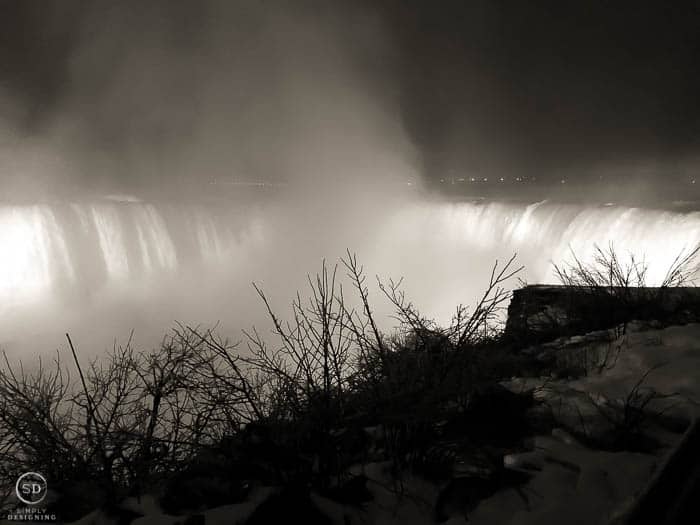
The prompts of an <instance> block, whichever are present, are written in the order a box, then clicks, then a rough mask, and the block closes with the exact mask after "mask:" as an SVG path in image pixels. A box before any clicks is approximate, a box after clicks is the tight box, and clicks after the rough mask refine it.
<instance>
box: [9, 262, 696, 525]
mask: <svg viewBox="0 0 700 525" xmlns="http://www.w3.org/2000/svg"><path fill="white" fill-rule="evenodd" d="M696 253H697V250H696V251H695V252H692V255H693V256H692V257H690V258H683V259H679V261H678V264H677V265H675V266H674V269H672V273H671V274H670V275H671V279H670V280H669V281H668V282H667V283H665V284H664V286H663V287H662V288H663V289H664V290H665V289H666V288H669V287H672V286H677V285H679V284H684V283H685V282H686V280H687V279H688V276H689V275H690V273H691V270H692V269H693V268H692V263H693V260H694V257H695V255H696ZM633 263H634V264H633V266H631V267H625V266H624V265H623V264H621V263H620V262H619V260H618V259H617V257H616V255H615V253H614V251H612V250H611V251H610V253H607V254H606V253H605V252H602V251H601V252H600V259H599V260H598V261H595V263H594V264H593V265H592V266H585V265H584V264H582V263H580V262H578V261H577V262H576V265H575V266H571V267H566V268H563V267H562V268H559V275H560V276H561V278H562V281H563V283H564V284H565V285H568V286H575V287H582V286H585V287H588V289H589V290H590V291H591V294H592V297H595V298H596V301H602V303H599V304H605V305H606V306H605V307H606V308H610V304H614V311H615V316H613V317H611V318H609V319H608V320H609V321H610V325H612V324H618V323H620V322H623V323H624V322H625V321H628V320H630V319H632V318H635V316H637V314H638V312H639V309H640V308H644V309H646V310H645V315H647V316H648V318H653V317H654V311H653V308H654V306H653V305H654V303H653V301H650V300H648V298H647V297H646V296H641V295H639V296H635V295H634V294H632V293H630V290H631V289H632V288H633V287H635V286H636V285H638V284H640V282H633V280H632V277H635V276H636V277H635V278H641V277H643V272H644V270H643V266H640V265H637V263H635V262H634V261H633ZM519 270H520V268H518V267H516V266H515V263H514V258H513V259H511V260H509V261H507V262H506V263H505V264H504V265H499V264H498V263H497V264H496V265H495V266H494V268H493V272H492V274H491V278H490V281H489V283H487V284H488V285H487V287H486V292H485V293H484V295H483V297H482V298H481V299H480V301H479V302H478V303H477V304H476V305H475V306H474V307H472V308H471V309H467V308H466V307H464V306H459V307H458V308H457V309H456V312H455V314H454V317H453V319H452V322H451V323H450V325H449V326H448V327H440V326H438V325H437V324H436V323H435V322H433V321H432V320H430V319H427V318H425V317H424V316H422V315H421V313H420V312H419V311H418V309H417V308H416V307H415V306H414V305H413V304H412V303H411V302H410V301H409V300H408V299H407V298H406V297H405V295H404V293H403V292H402V290H401V282H400V281H399V282H394V281H381V280H378V281H377V286H378V288H379V290H380V292H381V295H382V296H383V298H384V299H386V300H388V301H389V302H390V303H391V305H392V306H393V308H394V312H395V319H396V323H397V325H396V328H395V329H394V330H393V331H391V332H390V333H385V332H383V331H381V330H380V328H379V326H378V322H377V320H376V319H375V316H374V314H373V309H372V304H371V301H370V294H369V288H368V285H367V282H366V275H365V272H364V270H363V268H362V266H360V265H359V263H358V262H357V259H356V258H355V256H354V255H352V254H350V253H348V254H347V256H346V257H345V258H344V259H343V260H342V263H341V265H339V266H336V267H333V268H330V267H328V266H326V264H325V263H324V265H323V267H322V269H321V271H320V273H318V274H317V275H315V276H313V277H310V278H309V288H308V291H307V292H308V293H307V298H306V299H303V298H302V296H301V295H297V297H296V298H295V300H294V301H293V303H292V308H291V312H290V313H289V314H287V315H280V314H278V313H277V312H275V311H273V309H272V308H271V306H270V302H269V301H268V298H267V296H266V295H265V293H264V292H263V290H262V289H260V288H257V287H256V290H257V291H258V294H259V296H260V298H261V300H262V302H263V304H264V305H265V307H266V308H267V311H268V314H269V318H270V320H271V324H272V334H271V335H270V334H268V333H267V332H264V333H263V332H259V331H258V330H257V329H256V328H253V329H251V330H248V331H244V332H243V334H244V337H243V340H242V341H236V342H231V341H228V340H226V339H223V338H221V337H220V336H219V335H218V334H217V332H216V330H215V327H214V328H207V327H202V326H187V325H178V326H177V327H176V328H175V329H173V330H172V332H171V333H170V334H169V335H168V336H167V337H165V339H164V340H163V342H162V344H161V346H160V347H159V348H157V349H156V350H153V351H147V352H142V351H138V350H137V349H135V348H134V347H133V345H132V344H131V342H130V341H127V342H126V344H124V345H121V346H115V348H114V349H113V350H112V351H111V352H110V354H109V355H108V356H107V357H106V358H105V357H102V358H100V359H99V360H95V361H93V362H90V363H85V362H82V361H81V358H80V352H79V348H75V347H74V346H73V343H72V341H71V340H70V338H68V343H69V348H70V350H71V352H70V359H69V362H65V359H64V358H63V357H60V356H59V355H58V354H57V356H56V358H55V360H54V361H53V362H51V363H46V362H40V363H39V364H38V367H37V366H33V367H32V368H31V369H28V368H25V367H24V366H23V365H22V364H15V363H11V362H10V361H9V360H8V359H7V357H5V358H4V363H3V364H2V366H1V367H0V494H3V495H6V496H7V497H6V499H5V501H4V502H0V503H2V504H3V505H4V506H5V508H9V507H10V506H13V505H15V504H16V501H15V500H14V499H13V493H14V484H15V481H16V479H17V476H18V473H22V472H28V471H30V472H32V471H36V472H41V473H42V474H43V475H44V476H45V477H46V478H47V479H48V480H50V487H51V491H52V492H51V497H50V498H48V499H47V506H48V507H49V508H50V509H51V510H52V511H53V512H55V513H56V514H57V515H58V516H60V518H61V519H62V520H64V521H72V520H75V519H78V518H80V517H81V516H84V515H86V514H87V513H89V512H91V511H93V510H94V509H96V508H101V509H104V510H105V511H106V512H108V513H109V512H112V513H115V514H116V513H118V504H119V502H120V501H121V500H123V499H124V498H125V497H127V496H141V495H144V494H154V495H156V497H157V499H158V500H159V503H160V505H161V506H162V508H163V510H164V511H165V512H166V513H168V514H173V515H178V514H184V513H192V512H197V511H201V510H203V509H207V508H212V507H216V506H219V505H223V504H227V503H235V502H239V501H243V500H245V499H246V497H247V494H248V493H249V492H250V491H251V490H252V489H253V488H254V487H256V486H275V487H281V488H282V489H281V491H280V492H278V493H277V494H276V495H275V496H274V498H277V500H275V499H274V498H271V499H269V500H268V501H267V502H266V503H265V504H263V505H260V507H259V508H258V509H257V510H256V511H255V512H254V513H253V515H252V516H251V517H250V520H249V523H273V522H276V521H277V520H278V518H279V516H277V515H276V514H275V513H276V512H277V513H279V512H280V509H287V510H286V511H287V512H289V508H290V506H294V508H295V509H296V510H292V511H291V512H296V513H297V518H299V519H300V520H301V522H306V523H313V522H318V523H324V522H326V518H325V517H324V516H323V514H322V513H320V511H318V509H316V508H315V507H314V506H313V504H312V502H311V500H310V499H309V494H310V493H311V492H312V491H313V492H314V493H317V494H321V495H323V496H325V497H327V498H329V499H331V500H334V501H337V502H340V503H342V504H349V505H357V506H361V505H362V504H363V503H364V502H366V501H368V500H369V499H371V497H372V496H371V494H370V493H369V491H368V490H367V486H366V484H367V482H368V477H367V476H365V475H364V474H363V473H362V469H361V467H362V466H363V465H366V464H369V463H372V462H380V461H382V462H385V463H386V464H387V465H389V469H390V471H391V479H393V480H394V481H393V483H392V485H391V486H390V487H387V488H389V489H390V490H391V491H393V492H395V493H396V494H397V496H398V497H400V496H401V494H402V491H403V486H402V480H403V479H404V477H405V476H408V475H410V476H420V477H422V478H424V479H426V480H430V481H432V482H434V483H436V484H438V485H441V486H442V487H443V490H442V492H441V494H440V497H439V498H438V500H437V502H436V503H435V519H436V520H438V521H441V520H444V519H446V518H447V517H448V515H449V514H448V513H447V510H446V508H447V506H448V500H449V499H450V493H451V491H455V490H458V489H459V486H460V485H465V484H466V485H469V487H468V493H469V494H470V497H469V498H467V499H466V500H464V499H463V500H462V503H461V504H460V505H462V508H461V511H463V512H469V510H470V508H472V507H473V506H475V505H476V504H477V503H478V501H479V500H480V499H483V498H486V497H488V496H489V495H490V494H493V493H494V492H496V491H497V490H499V489H500V488H502V487H505V486H510V487H516V488H517V487H519V486H520V485H521V484H523V483H524V482H525V481H527V479H528V473H527V472H523V471H521V470H513V469H508V468H505V467H504V461H503V458H504V456H505V455H507V454H510V453H513V452H517V451H521V450H525V449H526V448H527V447H526V442H527V439H528V437H529V436H531V435H533V434H535V433H537V432H543V431H544V432H546V431H551V428H552V427H553V422H552V421H551V418H550V417H548V415H547V412H546V410H540V411H539V413H540V414H541V417H540V418H539V419H538V418H534V419H533V418H532V417H526V414H532V413H533V409H536V405H537V404H538V403H539V401H537V400H536V399H535V397H534V396H533V394H532V392H524V393H522V394H516V393H513V392H512V391H510V390H507V389H506V388H504V387H503V386H501V384H500V383H501V382H502V381H503V380H507V379H510V378H511V377H514V376H519V377H523V376H537V377H540V376H543V375H556V374H557V373H558V372H559V371H558V370H555V369H554V368H562V367H563V366H564V365H562V364H561V363H558V362H556V361H537V360H534V359H532V358H530V357H528V356H527V355H526V354H523V353H522V352H520V350H522V349H523V348H525V347H526V346H527V345H528V344H529V343H530V342H529V341H524V340H522V339H521V338H520V336H517V335H516V336H514V335H513V334H509V333H507V332H504V331H503V320H504V316H503V308H504V307H505V306H506V304H507V301H508V300H509V298H510V293H509V292H508V291H507V289H506V288H505V283H506V282H507V281H508V280H509V279H511V278H512V277H513V276H515V275H516V274H517V273H518V272H519ZM341 281H342V283H341ZM343 283H344V285H343ZM348 285H349V286H348ZM621 290H623V291H621ZM635 297H643V299H641V300H639V301H638V300H637V299H635ZM642 300H643V304H642V302H640V301H642ZM611 301H612V302H611ZM595 311H596V312H599V311H600V310H595ZM608 358H610V356H608V357H607V358H606V359H608ZM609 364H610V363H608V362H605V363H603V365H602V366H608V365H609ZM600 366H601V363H600V361H597V362H596V363H595V366H593V365H591V366H583V367H582V368H578V369H577V371H576V373H578V374H587V373H594V372H595V368H596V367H600ZM567 373H568V372H567ZM643 380H644V378H641V379H640V383H639V384H638V385H637V390H636V391H633V392H631V393H630V396H629V398H628V401H629V403H628V405H627V406H624V407H622V408H621V411H615V412H611V413H610V418H613V419H614V420H615V421H616V422H617V423H618V424H617V425H616V426H614V432H615V433H616V435H615V436H612V437H610V439H607V440H606V441H605V443H604V444H603V445H606V446H609V447H611V448H615V447H623V446H631V445H634V446H643V444H640V443H641V442H639V441H638V440H636V437H638V434H639V431H640V429H641V427H642V425H643V419H644V418H645V417H647V416H646V413H645V412H644V408H645V406H646V405H647V404H648V403H649V402H650V400H651V399H650V398H647V397H645V396H646V394H644V393H643V392H642V390H641V389H640V388H639V387H640V386H641V385H642V383H643ZM618 416H619V417H620V419H619V421H618V419H617V418H618ZM577 437H579V438H581V439H586V438H587V436H585V435H581V436H577ZM597 445H599V446H600V445H601V443H597ZM358 466H359V467H360V470H358V468H357V467H358ZM462 488H463V487H462ZM523 497H524V498H526V496H525V495H523ZM299 513H303V515H304V516H305V517H300V516H299V515H298V514H299Z"/></svg>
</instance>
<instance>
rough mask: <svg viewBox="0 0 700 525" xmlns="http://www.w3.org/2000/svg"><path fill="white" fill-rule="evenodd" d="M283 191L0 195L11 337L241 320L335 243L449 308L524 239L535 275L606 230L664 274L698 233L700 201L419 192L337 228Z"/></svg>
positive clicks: (1, 292) (440, 315) (441, 310)
mask: <svg viewBox="0 0 700 525" xmlns="http://www.w3.org/2000/svg"><path fill="white" fill-rule="evenodd" d="M285 206H288V205H286V204H280V209H276V208H275V205H272V204H270V205H268V207H267V208H265V209H262V208H260V207H255V206H252V205H251V206H241V205H240V203H239V204H235V205H234V204H233V203H225V202H217V203H215V204H213V203H199V204H173V203H159V202H143V201H137V200H124V201H114V200H108V199H97V200H95V201H92V202H90V201H87V202H60V203H56V202H52V203H40V204H3V205H0V313H1V317H0V346H2V347H3V348H7V349H9V350H10V351H12V350H13V349H18V348H22V349H24V348H28V347H29V346H30V345H29V343H28V341H32V342H33V343H35V344H43V345H49V347H55V346H56V345H57V344H60V338H61V337H62V334H63V333H64V332H66V331H71V332H72V333H76V334H78V335H77V336H76V338H78V339H79V336H82V338H83V340H85V341H89V342H90V344H91V345H96V347H98V348H104V347H105V346H109V345H110V341H113V339H114V338H115V337H120V338H121V337H124V336H125V335H128V333H129V330H131V329H135V330H136V335H137V336H138V335H140V334H141V335H144V334H146V333H147V332H149V331H152V332H153V334H154V335H153V337H155V334H159V336H160V335H162V334H163V333H164V332H165V331H166V330H167V329H168V328H169V327H170V326H172V323H174V322H175V321H183V322H188V323H190V322H191V323H215V322H217V321H222V323H224V325H225V326H226V328H227V329H229V331H235V330H237V329H239V328H244V327H246V326H248V325H249V323H261V322H263V320H264V312H263V310H262V309H261V308H260V304H259V301H258V299H257V298H256V296H255V294H254V293H253V290H252V288H251V286H250V282H251V281H256V282H258V283H260V284H261V285H262V286H263V288H264V289H265V290H266V292H267V293H268V295H270V297H271V300H272V301H273V304H274V305H275V306H277V307H279V308H280V309H284V308H286V305H288V302H289V300H291V297H292V295H293V294H294V292H295V291H296V290H297V289H299V290H301V291H302V293H303V290H304V286H305V279H306V275H307V273H313V272H315V271H316V270H317V269H318V268H319V266H320V262H321V259H322V258H326V259H327V260H328V261H329V262H330V264H334V262H335V261H337V260H338V258H339V257H341V256H342V255H343V254H344V253H345V249H346V248H349V249H350V250H351V251H353V252H356V253H357V255H358V257H359V259H360V260H361V261H362V262H363V264H364V265H365V268H366V269H367V272H368V274H369V276H370V278H371V277H373V276H374V274H377V275H379V276H381V277H386V278H388V277H404V282H405V290H406V293H407V296H408V297H410V299H411V300H412V301H414V303H415V304H416V305H417V306H419V308H421V310H423V311H425V312H426V313H427V314H428V315H430V316H432V317H434V318H437V319H438V320H444V321H447V320H448V319H449V316H450V314H451V312H452V311H453V309H454V307H455V306H456V305H457V304H458V303H464V304H470V303H472V302H473V301H474V299H475V298H476V297H477V295H478V293H479V292H481V291H482V290H483V287H484V285H485V284H486V280H487V279H488V275H489V274H490V270H491V267H492V265H493V263H494V261H495V260H500V261H503V260H507V259H508V258H509V257H510V256H511V255H512V254H513V253H517V254H518V259H517V260H518V262H519V264H522V265H524V266H525V270H524V271H523V273H522V275H521V277H522V278H523V279H524V280H526V281H528V282H530V283H534V282H556V279H555V278H554V274H553V271H552V262H553V261H554V262H562V261H566V260H570V257H571V254H572V252H573V253H575V254H576V256H577V257H579V258H580V259H583V260H587V259H589V258H590V257H591V255H592V253H593V251H594V249H595V245H596V244H597V245H599V246H601V247H607V246H608V244H610V243H612V244H613V245H614V246H615V248H616V249H617V250H618V252H619V253H620V254H622V255H624V254H625V253H628V252H629V253H631V254H635V256H637V257H644V258H645V260H646V261H647V262H648V263H649V274H648V280H649V284H655V283H658V282H660V281H661V280H662V279H663V277H664V276H665V273H666V270H667V269H668V267H669V266H670V265H671V264H672V262H673V260H674V258H675V257H676V256H677V255H678V254H679V253H681V252H682V251H683V250H688V249H691V248H692V247H694V246H695V245H696V244H697V243H698V242H700V213H699V212H688V213H680V212H675V211H667V210H657V209H645V208H631V207H622V206H584V205H571V204H557V203H554V202H546V201H545V202H538V203H532V204H516V203H508V202H499V201H493V202H481V203H469V202H465V203H446V202H436V201H418V200H406V201H404V202H400V203H394V204H392V205H388V206H387V208H386V209H383V210H374V211H365V210H361V209H358V210H357V211H356V212H347V211H345V212H342V214H343V215H342V216H341V217H336V218H335V219H334V220H333V221H332V222H333V225H332V227H328V224H326V223H325V222H324V221H322V220H319V219H318V218H315V217H309V216H303V215H304V214H303V213H301V212H299V213H297V212H298V210H296V211H294V210H292V211H290V209H289V208H288V207H287V208H285ZM344 208H346V207H344ZM512 285H513V286H517V285H518V283H517V282H513V283H512ZM375 297H376V298H377V300H379V299H380V296H379V294H378V293H377V294H375ZM377 308H378V311H379V312H380V313H387V315H388V310H386V311H385V310H383V308H386V307H385V306H382V305H379V306H377ZM146 335H147V334H146ZM144 340H148V341H150V339H149V338H148V337H145V335H144ZM22 351H25V350H22ZM26 351H29V350H26Z"/></svg>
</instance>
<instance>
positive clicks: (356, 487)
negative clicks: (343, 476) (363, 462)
mask: <svg viewBox="0 0 700 525" xmlns="http://www.w3.org/2000/svg"><path fill="white" fill-rule="evenodd" d="M324 495H325V496H326V497H327V498H328V499H331V500H333V501H336V502H338V503H342V504H344V505H361V504H363V503H366V502H368V501H371V500H372V499H373V496H372V493H371V492H370V491H369V489H368V488H367V477H365V476H362V475H360V476H353V477H352V478H350V479H349V480H347V481H345V482H344V483H342V484H340V485H338V486H337V487H332V488H330V489H328V490H327V491H326V492H325V494H324Z"/></svg>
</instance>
